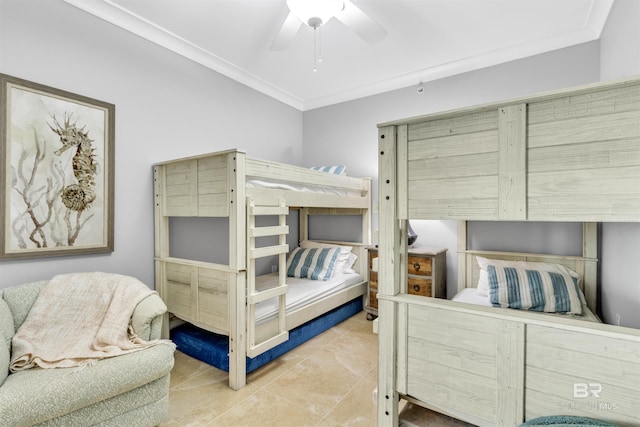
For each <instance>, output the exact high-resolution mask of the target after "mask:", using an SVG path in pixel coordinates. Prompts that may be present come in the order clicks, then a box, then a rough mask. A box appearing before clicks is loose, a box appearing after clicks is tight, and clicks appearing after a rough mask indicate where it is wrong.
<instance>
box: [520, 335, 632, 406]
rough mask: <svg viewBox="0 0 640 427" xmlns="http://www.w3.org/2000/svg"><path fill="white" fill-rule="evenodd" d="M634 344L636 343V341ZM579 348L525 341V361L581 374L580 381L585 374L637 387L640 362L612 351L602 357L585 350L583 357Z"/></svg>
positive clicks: (547, 368) (548, 368) (552, 370)
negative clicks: (624, 357) (586, 355)
mask: <svg viewBox="0 0 640 427" xmlns="http://www.w3.org/2000/svg"><path fill="white" fill-rule="evenodd" d="M605 340H606V339H605ZM605 345H606V343H605ZM614 345H615V344H614ZM638 346H639V347H640V344H639V345H638ZM639 350H640V348H639ZM579 352H580V349H579V348H578V349H576V350H568V349H566V348H558V347H557V346H555V345H554V346H548V345H544V344H541V343H539V342H535V341H534V342H529V343H528V345H527V365H528V366H531V367H536V368H539V369H543V370H545V371H549V372H550V374H552V373H553V372H556V373H563V374H567V375H572V376H575V377H577V378H583V382H584V379H585V378H586V377H589V378H606V380H607V382H608V383H610V384H616V385H617V386H618V387H620V388H626V389H628V390H629V391H630V392H632V391H634V390H635V391H638V390H640V365H638V363H637V362H632V361H629V360H619V359H616V357H615V355H613V356H611V357H609V356H607V357H604V356H601V355H593V354H589V357H584V353H583V354H578V353H579ZM576 360H580V361H581V363H579V364H578V363H576ZM614 360H615V363H613V361H614ZM639 402H640V400H639Z"/></svg>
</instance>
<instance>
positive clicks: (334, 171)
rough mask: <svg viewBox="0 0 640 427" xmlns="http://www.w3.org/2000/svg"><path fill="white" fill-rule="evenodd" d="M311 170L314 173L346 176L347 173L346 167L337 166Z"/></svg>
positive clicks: (317, 167) (314, 167)
mask: <svg viewBox="0 0 640 427" xmlns="http://www.w3.org/2000/svg"><path fill="white" fill-rule="evenodd" d="M311 169H313V170H314V171H320V172H327V173H332V174H335V175H344V174H345V173H346V169H347V167H346V166H342V165H336V166H312V167H311Z"/></svg>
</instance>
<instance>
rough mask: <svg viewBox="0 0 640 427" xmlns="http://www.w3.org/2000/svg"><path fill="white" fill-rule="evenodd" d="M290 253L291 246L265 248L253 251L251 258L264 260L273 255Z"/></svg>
mask: <svg viewBox="0 0 640 427" xmlns="http://www.w3.org/2000/svg"><path fill="white" fill-rule="evenodd" d="M287 252H289V245H277V246H265V247H264V248H255V249H252V250H251V258H252V259H257V258H264V257H267V256H271V255H280V254H286V253H287Z"/></svg>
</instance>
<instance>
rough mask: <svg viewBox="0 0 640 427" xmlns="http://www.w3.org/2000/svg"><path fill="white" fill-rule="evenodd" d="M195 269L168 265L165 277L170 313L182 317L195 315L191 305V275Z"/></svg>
mask: <svg viewBox="0 0 640 427" xmlns="http://www.w3.org/2000/svg"><path fill="white" fill-rule="evenodd" d="M192 270H193V267H191V266H184V265H179V264H172V263H166V264H165V271H166V274H165V277H166V280H167V283H166V286H165V287H166V292H167V295H166V298H167V299H166V301H165V303H166V304H167V308H168V310H169V311H170V312H172V313H175V314H176V315H178V316H180V315H183V316H187V317H191V316H192V315H193V311H192V305H191V273H192Z"/></svg>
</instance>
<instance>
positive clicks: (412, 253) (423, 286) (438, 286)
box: [364, 246, 447, 320]
mask: <svg viewBox="0 0 640 427" xmlns="http://www.w3.org/2000/svg"><path fill="white" fill-rule="evenodd" d="M368 251H369V269H368V277H367V279H368V282H369V294H368V297H367V298H366V299H365V306H364V310H365V311H366V312H367V319H369V320H372V319H373V318H374V317H376V316H377V315H378V297H377V294H378V271H377V269H375V268H374V262H373V260H374V258H378V249H377V248H368ZM408 252H409V262H408V263H407V268H408V273H409V277H408V278H407V281H408V289H407V290H405V292H407V293H409V294H413V295H422V296H425V297H433V298H446V297H447V257H446V256H447V250H446V249H440V248H429V247H420V246H418V247H414V248H409V251H408Z"/></svg>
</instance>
